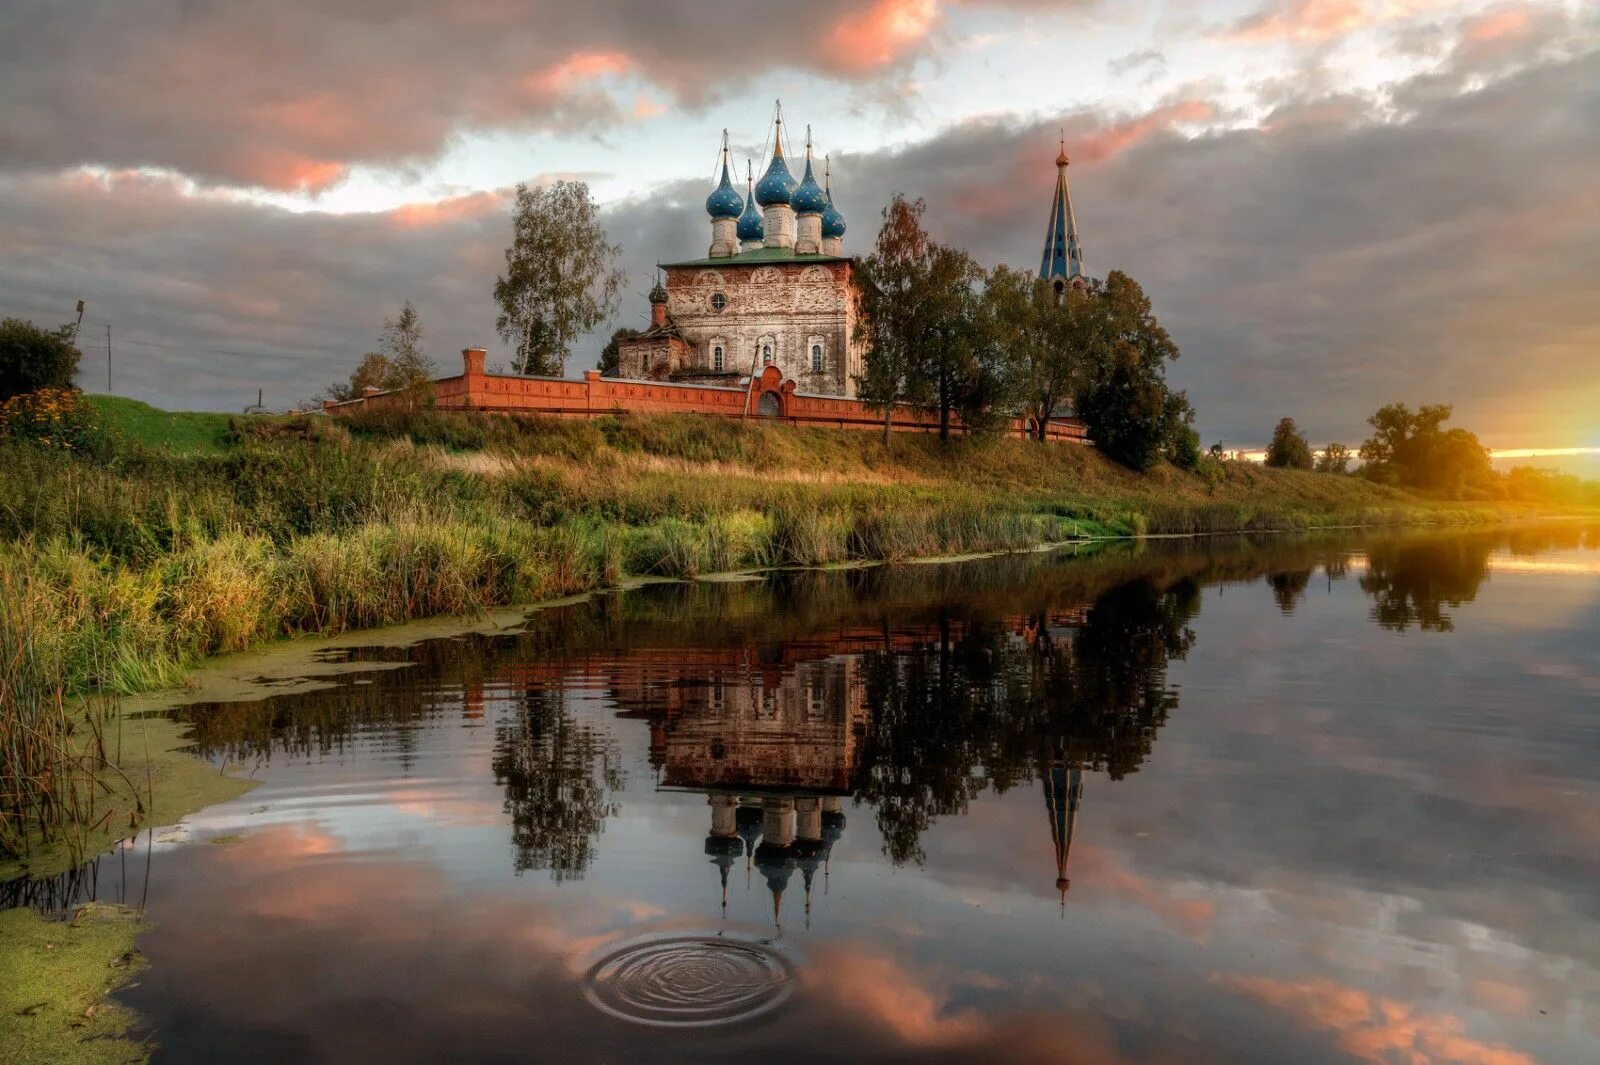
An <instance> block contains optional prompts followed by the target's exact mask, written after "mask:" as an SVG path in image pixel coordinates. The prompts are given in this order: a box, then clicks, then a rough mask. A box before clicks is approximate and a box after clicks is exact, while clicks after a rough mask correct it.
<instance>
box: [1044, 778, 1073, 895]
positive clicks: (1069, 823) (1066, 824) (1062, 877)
mask: <svg viewBox="0 0 1600 1065" xmlns="http://www.w3.org/2000/svg"><path fill="white" fill-rule="evenodd" d="M1082 801H1083V768H1082V767H1081V766H1079V765H1078V764H1077V763H1076V762H1073V763H1072V764H1071V765H1070V766H1069V765H1068V764H1067V763H1065V762H1051V763H1050V768H1049V770H1048V772H1046V773H1045V776H1044V802H1045V806H1046V807H1047V808H1048V809H1049V811H1050V838H1051V841H1052V842H1054V843H1055V848H1056V890H1057V891H1059V892H1061V905H1062V908H1063V909H1065V907H1066V905H1067V888H1068V887H1070V886H1071V881H1069V880H1068V879H1067V859H1068V858H1069V857H1070V856H1071V854H1072V833H1073V830H1074V829H1075V828H1077V825H1078V804H1079V803H1080V802H1082Z"/></svg>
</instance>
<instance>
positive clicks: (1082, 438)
mask: <svg viewBox="0 0 1600 1065" xmlns="http://www.w3.org/2000/svg"><path fill="white" fill-rule="evenodd" d="M462 357H463V361H464V363H465V366H466V372H465V373H462V374H461V375H459V376H457V377H446V378H442V379H441V380H438V381H435V382H434V383H433V396H434V404H435V406H437V407H439V408H442V409H446V410H481V411H493V412H500V413H508V414H509V413H516V414H541V415H546V416H551V417H558V418H593V417H600V416H603V415H608V414H710V415H717V416H720V417H729V418H737V417H739V416H741V415H742V414H744V413H745V411H746V409H747V406H746V405H747V404H748V410H749V413H750V416H751V417H755V416H756V414H757V411H758V410H760V409H761V398H762V396H763V395H765V394H769V393H770V394H771V395H772V397H773V400H775V401H776V403H777V405H778V409H779V410H780V411H781V414H779V415H778V416H777V417H776V418H773V419H769V420H774V421H782V422H786V423H788V424H790V425H818V426H825V427H829V428H837V429H882V428H883V414H882V413H881V412H878V411H874V410H871V409H869V408H868V407H867V406H866V405H865V404H864V403H862V402H861V401H860V400H854V399H846V398H844V397H842V396H813V395H804V394H801V393H798V392H796V391H795V386H794V382H793V381H786V380H784V378H783V375H782V374H781V373H780V372H779V371H778V368H777V367H775V366H769V367H767V368H766V369H765V370H764V371H763V372H762V373H761V376H760V377H758V378H756V380H755V382H754V388H752V389H745V388H723V387H718V386H715V385H690V384H669V383H667V382H664V381H635V380H626V379H620V378H614V377H601V376H600V373H599V371H598V370H588V371H586V372H585V373H584V375H583V378H582V380H578V381H573V380H568V379H566V378H555V377H509V376H502V375H499V374H490V373H485V372H483V353H482V351H481V349H477V348H468V349H467V350H466V351H465V352H463V353H462ZM773 400H769V401H768V404H769V406H770V405H771V403H772V402H773ZM407 402H408V399H407V398H406V397H405V396H403V395H400V394H397V393H392V392H384V393H380V394H378V395H375V396H368V397H366V398H363V399H353V400H350V401H349V402H346V403H324V404H323V405H322V406H323V410H324V411H326V412H327V413H329V414H348V413H351V412H354V411H357V410H361V409H365V408H369V407H377V408H384V407H394V406H403V405H405V404H406V403H407ZM893 427H894V429H895V430H896V431H899V432H938V431H939V419H938V416H937V415H919V414H917V413H916V412H914V411H912V410H910V409H904V410H897V411H896V412H895V415H894V423H893ZM1011 431H1012V432H1013V433H1015V434H1017V435H1019V436H1020V435H1025V432H1026V430H1025V427H1024V425H1023V423H1022V420H1021V419H1017V420H1015V421H1014V422H1013V423H1012V426H1011ZM1049 438H1050V439H1051V440H1064V441H1072V442H1075V443H1087V442H1088V441H1087V437H1086V434H1085V432H1084V427H1083V423H1082V422H1079V421H1077V420H1076V419H1072V418H1066V419H1058V420H1056V421H1053V422H1051V423H1050V432H1049Z"/></svg>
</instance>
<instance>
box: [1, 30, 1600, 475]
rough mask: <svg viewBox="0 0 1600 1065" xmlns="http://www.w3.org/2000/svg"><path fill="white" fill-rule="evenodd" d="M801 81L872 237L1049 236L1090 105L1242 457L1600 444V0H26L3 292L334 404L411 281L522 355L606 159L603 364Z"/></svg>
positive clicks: (126, 383)
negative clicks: (510, 274)
mask: <svg viewBox="0 0 1600 1065" xmlns="http://www.w3.org/2000/svg"><path fill="white" fill-rule="evenodd" d="M778 99H781V100H782V101H783V110H784V115H785V119H786V128H787V131H788V132H787V136H786V140H787V143H788V150H789V152H790V153H791V154H794V153H795V152H797V151H800V150H802V148H801V145H802V143H803V138H804V127H805V126H806V125H810V126H811V127H812V130H813V138H814V143H815V145H816V151H817V152H818V154H819V155H820V154H823V153H826V154H827V155H828V156H829V160H830V164H831V167H832V173H833V187H834V193H835V199H836V201H837V202H838V204H839V206H840V208H841V209H842V210H843V212H844V214H845V217H846V219H847V221H848V223H849V232H848V233H847V235H846V238H845V248H846V251H847V252H851V253H857V254H865V253H866V252H867V251H869V250H870V247H871V242H872V239H873V236H874V234H875V231H876V223H877V221H878V215H879V212H880V211H881V210H882V208H883V206H884V204H885V203H887V201H888V200H889V198H890V196H891V195H893V194H894V193H896V192H899V193H904V194H905V195H907V196H911V197H921V198H923V199H925V200H926V202H927V205H928V209H927V216H926V222H927V225H928V227H929V228H930V230H931V231H932V232H933V233H934V235H935V236H936V237H937V238H938V239H941V240H945V241H949V242H951V243H955V244H958V245H960V246H963V247H965V248H967V249H968V250H970V251H971V252H972V253H973V254H974V255H975V256H976V257H977V258H978V259H979V260H980V261H981V262H982V263H984V264H985V265H988V266H994V265H998V264H1001V263H1005V264H1009V265H1011V266H1015V267H1026V268H1032V267H1034V266H1035V265H1036V263H1037V261H1038V257H1039V254H1040V249H1041V247H1042V245H1043V240H1044V228H1045V220H1046V216H1047V214H1048V209H1049V199H1050V194H1051V190H1052V187H1053V183H1054V179H1055V167H1054V165H1053V161H1054V158H1055V154H1056V151H1057V140H1058V137H1059V136H1061V135H1062V133H1064V135H1065V138H1066V147H1067V151H1068V154H1069V155H1070V156H1071V158H1072V166H1071V169H1070V171H1069V173H1070V177H1071V182H1072V192H1073V201H1074V207H1075V211H1076V215H1077V219H1078V224H1079V228H1080V230H1081V232H1082V235H1083V241H1084V246H1085V249H1086V255H1087V262H1088V266H1089V269H1090V271H1091V273H1094V274H1097V275H1101V276H1103V275H1104V273H1105V272H1107V271H1109V270H1111V269H1121V270H1124V271H1126V272H1127V273H1129V274H1131V275H1132V276H1133V277H1135V278H1136V279H1138V280H1139V281H1140V283H1141V284H1143V285H1144V287H1145V289H1146V291H1147V292H1148V293H1149V294H1150V295H1151V297H1152V299H1153V301H1154V305H1155V311H1156V313H1157V315H1158V316H1159V317H1160V319H1161V321H1162V323H1163V324H1164V325H1166V326H1167V328H1168V329H1169V330H1170V331H1171V332H1172V334H1173V336H1174V339H1175V340H1176V341H1177V343H1178V345H1179V347H1180V348H1181V350H1182V352H1183V355H1182V358H1181V359H1180V361H1179V362H1178V363H1177V364H1176V365H1175V366H1174V367H1173V370H1172V379H1173V380H1174V382H1175V383H1176V384H1177V386H1178V387H1181V388H1184V389H1186V390H1187V391H1188V393H1189V396H1190V398H1191V400H1192V401H1193V402H1194V405H1195V407H1196V408H1197V410H1198V412H1199V416H1198V422H1197V427H1198V428H1199V429H1200V431H1201V434H1202V437H1203V440H1204V442H1205V443H1206V444H1208V445H1209V444H1210V443H1212V442H1213V441H1221V442H1222V443H1223V444H1224V445H1225V446H1227V447H1229V448H1248V447H1252V446H1258V445H1260V444H1262V443H1264V442H1265V441H1266V439H1267V438H1268V437H1269V436H1270V434H1271V431H1272V426H1273V424H1274V423H1275V422H1276V421H1277V419H1278V418H1280V417H1283V416H1291V417H1294V418H1295V419H1296V420H1297V421H1298V422H1299V424H1300V426H1301V427H1302V428H1303V429H1305V430H1306V431H1307V432H1308V434H1309V435H1310V437H1311V439H1312V441H1313V442H1314V443H1318V444H1320V443H1322V442H1325V441H1328V440H1341V441H1344V442H1346V443H1350V444H1352V445H1353V444H1356V443H1359V441H1360V439H1361V438H1362V437H1363V436H1364V435H1365V430H1366V425H1365V419H1366V417H1367V416H1368V415H1369V414H1371V413H1372V411H1373V410H1375V409H1376V408H1377V407H1378V406H1380V405H1382V404H1384V403H1388V402H1396V401H1398V402H1407V403H1411V404H1420V403H1450V404H1453V405H1454V407H1455V410H1456V416H1457V417H1456V420H1457V422H1458V423H1460V424H1464V425H1466V426H1467V427H1469V428H1472V429H1474V430H1476V431H1477V432H1478V433H1479V435H1480V436H1481V437H1482V438H1483V440H1484V442H1485V443H1486V444H1488V445H1490V446H1491V447H1494V448H1502V449H1528V448H1555V449H1580V450H1589V449H1593V451H1594V453H1596V454H1600V3H1596V2H1595V0H1548V2H1522V3H1501V2H1478V0H1458V2H1447V0H1230V2H1227V3H1215V4H1211V3H1208V4H1191V3H1158V2H1154V0H1118V2H1111V0H1056V2H1046V0H861V2H846V0H813V2H812V3H809V4H793V3H784V4H772V3H766V2H755V0H751V2H743V3H735V2H732V0H723V2H719V3H712V2H705V0H688V2H682V3H673V4H662V3H659V2H647V0H589V2H587V3H585V4H581V5H576V4H567V3H559V4H558V3H546V2H529V0H520V2H512V0H460V2H456V3H451V4H448V5H446V4H437V3H427V2H424V0H280V2H278V3H274V4H260V3H255V2H242V0H239V2H233V0H218V2H213V3H207V4H204V5H197V4H193V3H189V2H187V0H122V2H119V3H116V4H107V3H103V2H97V0H0V315H6V316H19V317H23V318H28V319H31V320H34V321H36V322H39V323H40V324H57V323H60V322H64V321H68V320H70V319H71V318H72V316H73V308H74V305H75V303H76V301H77V300H78V299H84V300H86V301H87V305H88V306H87V310H86V313H85V316H84V324H83V327H82V332H81V334H80V346H81V347H83V349H84V351H85V359H84V364H83V378H82V381H81V383H82V384H83V385H84V386H85V387H86V388H88V389H90V390H92V391H103V390H105V388H106V383H105V371H106V362H107V359H106V352H105V348H106V329H107V326H109V327H110V332H111V348H112V356H111V363H112V366H111V369H112V390H113V391H115V392H117V393H118V394H122V395H130V396H134V397H136V398H139V399H143V400H147V401H149V402H152V403H156V404H158V405H160V406H164V407H167V408H170V409H211V410H234V409H239V408H242V407H244V406H245V405H246V404H247V403H251V402H253V401H254V400H255V397H256V390H257V389H258V388H259V389H262V390H263V392H264V397H265V401H266V404H267V405H268V406H269V407H273V408H285V407H288V406H290V405H292V404H294V403H296V402H298V401H300V400H302V399H305V398H308V397H310V396H313V395H314V394H316V393H318V392H319V391H321V390H322V389H323V388H325V387H326V386H327V385H328V384H330V383H331V382H333V381H335V380H338V379H340V378H343V377H345V376H347V375H348V374H349V372H350V370H351V369H353V368H354V365H355V363H356V362H357V361H358V360H359V358H360V356H361V355H362V353H364V352H366V351H369V350H371V349H372V348H373V346H374V344H375V341H376V338H377V335H378V332H379V331H380V329H381V328H382V325H383V321H384V319H385V318H386V317H389V316H392V315H393V314H395V313H396V312H397V311H398V309H399V307H400V304H401V301H402V300H406V299H409V300H411V301H412V303H413V304H414V305H415V306H416V307H417V309H418V311H419V312H420V315H421V318H422V322H423V327H424V331H425V337H426V341H427V347H428V350H429V353H430V354H431V355H432V356H433V357H434V358H435V359H436V361H437V362H438V363H439V365H440V367H441V370H442V371H443V372H447V373H448V372H452V371H454V370H455V369H456V367H457V366H458V365H459V352H460V350H461V349H462V348H463V347H468V346H485V347H488V348H489V349H490V352H491V354H490V362H491V363H493V362H495V361H496V359H497V358H501V359H503V358H504V354H505V352H506V347H505V345H504V344H502V343H501V342H500V341H499V338H498V337H497V336H496V335H495V331H494V318H495V313H496V310H495V305H494V302H493V299H492V294H491V293H492V288H493V285H494V282H495V278H496V276H497V274H498V272H499V271H500V270H501V269H502V268H503V265H504V258H503V256H504V251H505V247H506V245H507V243H508V242H509V237H510V201H511V197H512V195H513V193H514V188H515V186H516V184H517V183H518V182H529V183H538V182H548V181H552V180H556V179H559V178H580V179H582V180H585V181H587V182H588V183H589V184H590V186H591V188H592V189H593V191H594V194H595V197H596V199H597V200H598V201H599V202H600V204H601V206H602V208H603V220H604V224H605V226H606V228H607V231H608V233H609V234H610V236H611V239H612V240H613V241H615V242H617V243H618V244H620V245H621V247H622V253H621V265H623V267H624V268H625V269H626V270H627V272H628V275H629V283H628V285H627V287H626V289H625V292H624V297H623V301H622V306H621V307H620V309H619V312H618V314H617V316H616V318H615V319H614V320H613V321H612V322H611V323H608V325H607V327H606V328H605V329H604V330H601V331H598V332H597V333H596V334H595V335H593V336H590V337H586V338H584V339H583V340H582V341H580V342H579V344H578V345H577V346H576V347H575V349H574V351H573V353H572V356H571V358H570V359H569V362H568V370H569V372H577V371H578V370H581V369H583V368H586V367H588V366H592V365H593V364H594V361H595V358H596V356H597V355H598V351H599V348H600V346H601V345H602V344H603V342H604V338H605V336H607V335H609V332H610V330H611V329H612V328H615V327H616V326H619V325H636V324H638V323H639V322H641V321H642V320H643V319H644V312H645V310H646V309H647V308H646V304H645V300H644V297H643V295H642V293H643V292H644V290H645V289H646V288H648V286H649V282H650V271H651V267H652V265H653V264H654V263H657V262H665V261H673V260H676V259H682V258H688V257H692V256H697V255H702V254H704V251H705V247H706V245H707V244H708V243H709V239H710V228H709V222H708V220H707V219H706V216H705V212H704V208H703V200H704V197H705V195H706V193H707V192H709V191H710V188H711V186H712V183H713V178H714V172H715V168H716V160H717V151H718V143H719V140H720V136H721V133H722V131H723V130H724V129H727V130H728V132H729V136H730V139H731V142H732V144H733V149H734V154H735V157H736V159H738V160H741V161H742V160H744V159H746V158H753V159H754V160H755V165H756V166H757V168H758V169H759V168H760V167H761V166H762V164H763V158H762V157H763V153H764V151H765V146H766V144H767V143H768V141H769V140H770V129H771V126H770V121H771V116H772V111H773V105H774V101H775V100H778ZM740 165H741V166H742V162H741V163H740ZM1596 468H1597V469H1600V460H1596Z"/></svg>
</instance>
